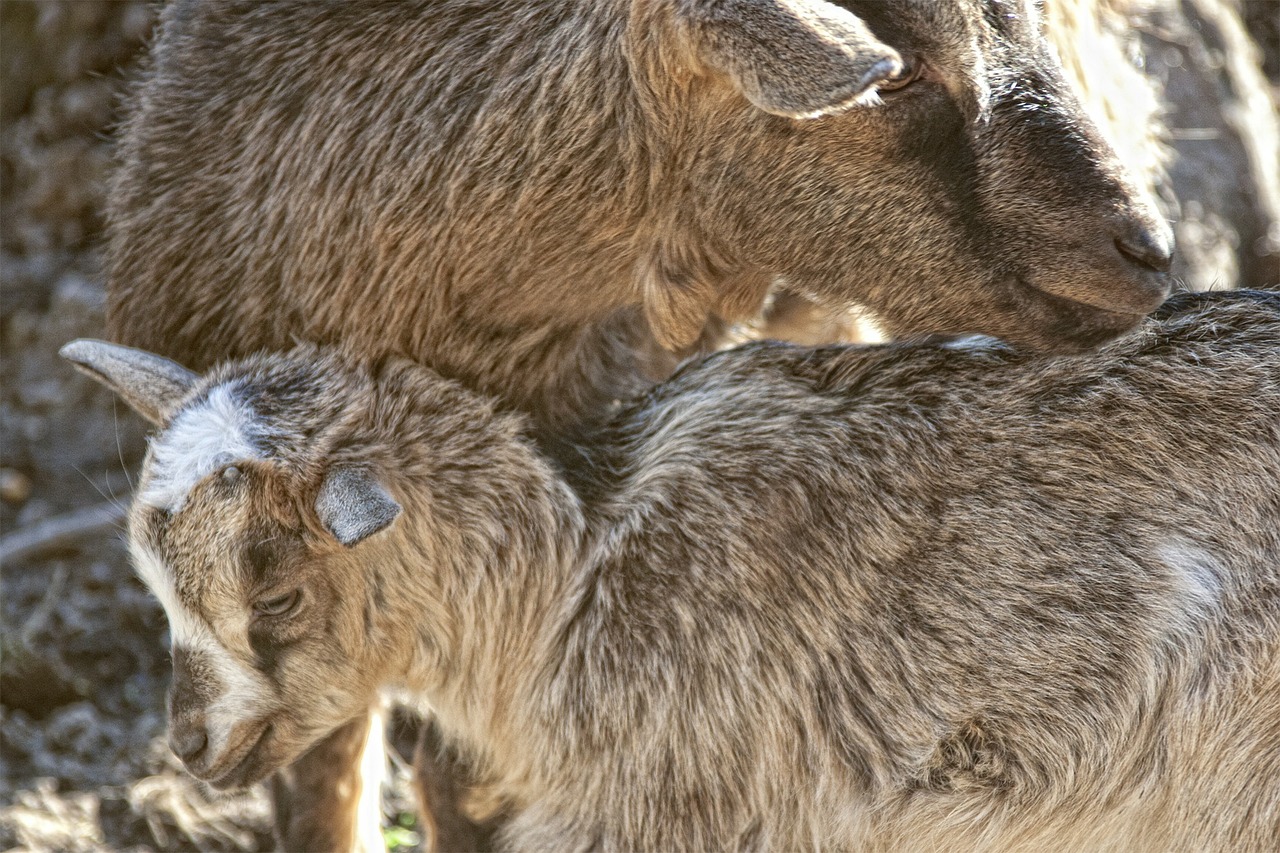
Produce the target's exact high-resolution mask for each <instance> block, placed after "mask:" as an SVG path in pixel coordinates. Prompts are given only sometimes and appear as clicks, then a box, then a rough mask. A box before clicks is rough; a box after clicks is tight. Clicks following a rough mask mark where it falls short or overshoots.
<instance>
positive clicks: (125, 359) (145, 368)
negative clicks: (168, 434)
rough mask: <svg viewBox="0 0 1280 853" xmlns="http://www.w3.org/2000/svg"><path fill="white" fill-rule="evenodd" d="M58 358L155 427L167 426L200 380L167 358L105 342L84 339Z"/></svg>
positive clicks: (69, 347)
mask: <svg viewBox="0 0 1280 853" xmlns="http://www.w3.org/2000/svg"><path fill="white" fill-rule="evenodd" d="M58 354H59V355H61V356H62V357H63V358H65V359H66V360H67V361H69V362H71V363H72V364H74V365H75V366H76V367H77V368H78V369H79V370H80V371H81V372H83V373H87V374H89V375H90V376H92V377H93V378H94V379H96V380H98V381H99V382H101V383H102V384H103V385H106V386H107V387H108V388H110V389H111V390H112V391H115V392H116V393H117V394H119V395H120V397H121V398H122V399H123V400H124V401H125V402H126V403H128V404H129V406H130V408H132V409H133V410H134V411H135V412H137V413H138V414H140V415H142V416H143V417H144V418H146V419H147V420H148V421H150V422H151V423H153V424H155V425H156V426H164V425H165V423H167V422H168V420H169V419H170V418H171V417H172V416H173V414H174V413H175V412H176V411H177V410H178V406H179V405H180V404H181V403H182V401H183V399H184V398H185V397H186V396H187V394H188V393H190V391H191V389H192V388H193V387H194V386H195V384H196V380H197V379H199V378H200V377H199V376H197V375H196V374H195V373H193V372H192V371H190V370H187V369H186V368H185V367H183V366H182V365H181V364H178V363H177V362H176V361H171V360H170V359H167V358H165V357H164V356H159V355H156V354H155V353H150V352H146V351H145V350H140V349H133V348H132V347H122V346H120V345H119V344H109V343H107V342H106V341H94V340H89V339H88V338H81V339H80V340H78V341H72V342H71V343H69V344H67V345H66V346H64V347H63V348H62V349H60V350H59V351H58Z"/></svg>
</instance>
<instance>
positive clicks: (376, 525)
mask: <svg viewBox="0 0 1280 853" xmlns="http://www.w3.org/2000/svg"><path fill="white" fill-rule="evenodd" d="M316 515H318V516H319V518H320V523H321V524H323V525H324V526H325V528H326V529H327V530H328V531H329V532H330V533H332V534H333V536H334V538H335V539H337V540H338V541H339V542H341V543H342V544H343V545H345V546H347V547H348V548H350V547H352V546H353V545H356V544H357V543H359V542H361V541H363V540H365V539H367V538H368V537H370V536H372V535H373V534H375V533H377V532H378V531H379V530H382V529H383V528H384V527H386V526H387V525H389V524H391V522H393V521H395V520H396V517H397V516H398V515H400V504H398V503H396V501H395V498H393V497H391V495H389V494H387V490H386V489H385V488H383V486H382V484H381V483H379V482H378V481H377V480H376V479H374V476H373V474H371V473H370V472H369V471H368V469H366V468H361V467H356V466H348V465H335V466H334V467H333V468H330V469H329V473H328V474H326V475H325V478H324V483H323V484H321V486H320V494H319V495H318V496H317V497H316Z"/></svg>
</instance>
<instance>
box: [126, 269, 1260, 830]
mask: <svg viewBox="0 0 1280 853" xmlns="http://www.w3.org/2000/svg"><path fill="white" fill-rule="evenodd" d="M143 358H144V359H145V358H146V357H143ZM192 382H193V387H194V391H193V393H192V394H191V395H190V396H188V397H187V398H186V400H185V402H183V403H182V404H181V406H179V407H177V408H176V409H172V410H175V411H178V412H179V414H178V415H177V416H176V417H175V418H172V419H170V426H169V427H168V428H167V429H166V431H165V432H163V433H161V434H160V435H159V436H158V437H157V439H156V442H155V444H154V447H153V451H152V456H151V457H149V459H150V461H149V462H148V464H147V466H146V470H144V474H143V479H142V483H141V486H142V490H143V494H144V496H145V495H146V494H147V491H148V489H149V488H150V486H149V484H150V483H151V482H152V480H153V478H154V477H155V476H156V471H155V470H154V464H155V459H156V458H158V457H157V456H156V454H159V453H161V452H162V451H163V449H164V448H165V447H166V446H167V443H169V442H172V441H174V440H176V439H175V438H173V437H172V435H171V434H172V433H173V431H174V430H178V429H191V428H192V424H191V423H189V422H184V424H185V425H182V426H175V425H174V424H175V423H177V422H178V420H179V419H181V418H182V417H183V416H182V414H181V413H182V412H186V411H191V412H197V413H198V412H200V411H202V409H201V407H202V406H205V405H206V403H205V402H204V401H205V400H208V399H210V398H211V397H212V396H213V395H215V394H216V393H220V392H218V390H217V389H219V388H224V389H228V391H227V393H230V394H232V395H233V396H234V398H235V400H236V401H238V405H242V406H244V407H247V408H246V409H245V411H248V410H252V412H253V413H254V415H253V417H254V418H257V419H259V421H260V423H261V424H262V425H263V426H264V428H269V429H267V430H266V431H264V432H263V433H262V435H263V438H262V441H261V447H260V449H261V457H260V458H254V459H250V460H246V461H243V462H242V461H238V460H236V461H235V466H236V468H237V470H239V471H240V472H241V473H239V474H238V475H237V476H236V477H234V478H232V479H231V480H230V481H228V479H227V477H226V476H225V475H224V474H223V473H221V472H220V471H223V470H225V468H224V469H220V470H215V471H212V472H211V473H210V474H209V475H208V476H206V477H205V478H204V479H202V480H200V481H199V483H198V484H197V485H196V486H195V488H194V489H193V490H192V492H191V494H190V496H189V497H188V498H187V499H186V503H185V504H184V505H183V506H182V508H181V509H179V510H178V511H177V512H176V513H174V514H172V515H171V516H170V515H166V514H165V513H164V512H162V511H159V510H155V509H151V508H148V507H146V506H145V505H140V506H139V507H137V508H135V510H134V512H133V514H132V517H131V541H132V543H133V545H134V547H135V549H142V550H145V551H149V552H152V553H156V554H159V555H160V556H161V557H162V558H163V559H164V560H165V561H166V566H167V570H168V571H170V572H171V573H172V577H173V578H174V581H173V583H174V584H175V585H176V588H177V589H178V590H191V592H183V593H181V595H182V596H183V603H182V605H181V606H182V607H183V608H191V609H192V610H194V611H198V612H201V613H205V614H210V618H211V619H212V620H213V621H212V622H211V623H210V630H213V631H215V632H217V634H218V639H219V642H221V643H222V644H223V645H224V647H226V648H232V649H233V648H237V647H239V646H240V644H241V640H240V639H238V638H239V637H240V636H241V635H242V633H243V631H244V630H245V629H244V628H243V627H240V626H242V625H243V622H244V620H245V618H246V617H245V614H246V613H247V612H248V608H249V606H250V604H251V603H252V602H253V601H255V599H257V598H258V597H259V596H261V595H264V594H268V593H272V594H273V593H274V591H275V590H279V589H295V588H296V589H301V590H302V593H301V596H302V597H301V599H300V601H301V602H302V604H301V605H300V606H299V608H298V610H297V612H295V613H292V614H291V615H289V616H287V617H285V618H280V619H274V620H272V619H268V620H265V621H263V620H258V621H251V623H250V627H249V628H248V629H247V630H248V634H249V637H250V638H251V640H252V643H251V644H252V645H253V647H254V653H253V654H252V655H248V656H243V657H241V660H242V661H243V663H244V664H245V665H249V666H256V667H258V668H259V671H261V672H262V673H263V676H264V677H265V678H268V679H269V680H270V682H271V684H272V685H273V688H272V690H271V691H270V692H269V694H268V695H266V696H264V697H262V698H260V699H258V700H255V701H254V702H250V703H248V704H246V705H245V706H244V707H242V709H241V717H242V718H247V719H253V720H267V721H269V723H270V729H269V734H268V737H267V738H265V739H264V741H263V743H262V745H261V746H260V747H258V748H257V751H256V752H252V753H251V754H250V756H249V759H247V764H245V765H243V768H244V769H243V770H242V771H240V772H239V773H238V775H237V776H236V778H235V779H233V780H232V781H233V782H245V781H251V780H252V779H253V778H257V777H259V776H261V775H262V774H264V773H266V772H268V771H270V770H271V769H273V768H274V767H275V766H278V765H279V764H280V763H283V762H285V761H287V760H289V759H290V758H291V757H292V755H294V754H296V752H297V751H298V750H300V749H303V748H305V746H306V745H307V740H306V735H307V733H311V734H312V736H318V734H315V733H318V732H320V731H322V730H323V727H324V725H325V721H327V720H333V719H335V718H337V717H341V716H342V714H343V713H344V711H343V709H346V711H345V712H346V713H353V712H355V711H356V710H358V709H360V708H363V707H365V705H366V704H367V703H368V701H369V699H370V696H371V695H372V694H371V691H372V690H373V686H374V685H375V684H379V683H401V684H404V685H407V686H408V687H409V688H411V689H413V690H416V691H419V692H420V693H421V694H422V695H423V696H424V697H425V698H427V699H428V700H429V701H430V703H431V704H432V706H433V707H434V708H436V709H437V711H438V713H439V715H440V721H441V725H442V728H443V730H444V731H445V732H446V734H447V735H448V737H449V739H450V743H451V744H452V745H453V746H454V747H455V748H458V749H461V750H463V751H464V752H466V753H468V754H469V755H470V756H471V757H472V759H473V762H474V766H476V767H479V768H480V769H481V770H482V772H483V775H484V777H485V779H486V781H487V783H488V784H489V785H490V786H491V787H492V789H493V790H495V791H497V792H499V793H500V794H501V796H502V799H503V802H505V803H506V805H507V808H508V809H509V810H510V813H511V814H512V819H511V821H510V822H509V823H508V824H507V825H506V826H505V828H504V830H503V832H504V835H503V838H504V841H505V843H506V844H507V845H508V846H510V847H511V848H513V849H555V850H568V849H585V848H595V847H601V848H606V849H617V848H621V849H664V850H668V849H669V850H676V849H690V850H706V849H727V848H762V849H803V848H809V847H814V846H821V847H831V848H835V849H858V850H868V851H900V850H939V849H948V850H950V849H955V850H1028V851H1031V850H1043V849H1046V848H1055V849H1091V850H1116V851H1120V850H1124V851H1134V850H1137V851H1142V850H1150V851H1181V850H1185V851H1194V850H1206V849H1212V850H1224V851H1254V850H1260V849H1266V848H1267V847H1268V845H1270V844H1272V843H1273V842H1274V839H1275V838H1276V837H1277V834H1278V833H1280V750H1277V748H1276V747H1277V744H1278V743H1280V491H1278V490H1277V489H1276V483H1277V482H1280V417H1277V412H1278V411H1280V297H1277V296H1276V295H1274V294H1262V293H1252V292H1241V293H1237V294H1213V295H1203V296H1195V297H1184V298H1182V299H1179V300H1177V301H1175V302H1173V303H1171V304H1170V305H1169V306H1168V307H1167V308H1166V309H1164V310H1163V311H1162V312H1160V316H1159V317H1158V318H1157V319H1153V320H1151V321H1149V322H1148V323H1147V324H1146V325H1144V326H1143V327H1142V328H1141V329H1140V330H1139V331H1138V333H1136V334H1135V335H1133V336H1130V337H1127V338H1125V339H1122V340H1120V341H1117V342H1115V343H1112V344H1109V345H1107V346H1106V347H1104V348H1103V349H1102V350H1100V351H1099V352H1098V353H1096V354H1090V355H1078V356H1073V357H1066V358H1059V359H1052V360H1050V359H1035V358H1028V357H1026V356H1023V355H1019V354H1017V353H1015V352H1013V351H1011V350H1009V349H1008V348H1007V347H1005V346H1003V345H1001V344H999V343H998V342H994V341H989V340H981V339H979V340H972V339H963V340H959V341H939V342H935V343H924V344H916V345H901V344H900V345H889V346H884V347H871V348H840V347H827V348H819V349H798V348H791V347H785V346H780V345H752V346H748V347H746V348H743V349H739V350H734V351H730V352H726V353H722V354H720V355H717V356H713V357H711V358H709V359H707V360H706V361H704V362H702V363H701V364H697V365H693V366H691V367H689V368H686V369H685V370H683V371H682V372H681V373H679V374H678V375H677V376H676V377H675V378H673V379H672V380H671V381H669V382H667V383H665V384H664V385H663V386H661V387H660V388H658V389H656V390H655V391H654V392H653V393H652V394H651V395H649V396H648V397H647V398H646V399H645V400H643V401H641V402H638V403H637V404H635V405H634V406H632V407H630V408H628V409H627V410H626V411H624V412H622V413H621V414H620V416H619V417H618V418H617V419H616V421H615V427H614V428H613V429H612V430H611V431H610V433H609V434H608V435H606V436H602V437H601V438H600V439H599V441H598V443H596V444H593V445H590V446H583V447H582V448H581V452H582V464H581V465H579V466H577V468H576V469H575V470H576V476H577V478H578V484H577V488H576V489H574V488H570V486H569V485H568V484H567V483H566V482H565V481H564V480H563V479H562V477H561V475H560V474H559V473H557V470H556V469H555V468H554V467H553V466H552V465H551V464H549V463H548V462H547V461H546V460H545V459H544V458H543V457H542V456H541V455H540V454H539V452H538V451H537V450H536V449H535V445H534V444H533V442H532V441H531V440H530V430H529V423H528V421H527V420H526V419H524V418H522V417H519V416H514V415H510V414H503V413H501V412H500V411H498V410H497V409H496V408H495V406H494V404H493V402H492V401H490V400H486V399H484V398H482V397H478V396H476V395H474V394H472V393H471V392H469V391H466V390H464V389H463V388H461V387H460V386H458V385H456V384H454V383H452V382H449V381H446V380H442V379H440V378H439V377H438V376H436V375H435V374H433V373H432V372H431V371H429V370H427V369H424V368H422V367H420V366H417V365H414V364H412V363H410V362H406V361H396V360H390V361H386V360H373V361H372V362H370V361H368V360H366V359H358V360H352V359H349V358H346V357H342V356H339V355H337V354H334V353H326V352H323V351H318V350H315V349H311V348H304V349H302V350H300V351H299V352H298V353H296V354H294V355H284V356H259V357H254V358H251V359H248V360H246V361H244V362H240V363H237V364H232V365H229V366H224V367H220V368H217V369H215V370H214V371H212V372H211V373H210V374H209V375H208V376H207V377H205V378H203V379H201V380H200V381H199V382H196V381H195V377H192ZM162 390H163V389H162ZM155 408H156V409H157V410H170V407H168V406H165V405H158V406H155ZM259 421H255V422H259ZM215 462H216V460H215ZM210 464H215V463H214V462H211V463H210ZM353 467H354V468H358V469H360V470H364V471H367V472H369V477H370V478H371V479H370V480H369V483H370V486H369V488H370V489H372V490H373V492H372V493H377V492H378V490H381V489H385V490H386V492H387V493H389V494H390V495H391V496H393V497H394V500H395V502H397V505H398V506H399V507H401V508H402V512H401V514H400V517H398V518H397V519H396V520H395V521H393V522H390V523H389V524H387V525H384V529H383V530H382V531H380V532H376V533H371V534H370V535H369V536H368V537H367V538H366V539H364V540H363V541H361V542H359V543H358V544H355V545H354V547H351V548H349V549H348V548H344V547H342V546H341V545H339V544H338V543H337V542H336V541H334V539H333V538H332V536H327V535H326V532H325V529H324V524H322V523H321V522H320V521H319V520H318V516H317V515H316V510H315V509H314V507H315V502H316V496H317V495H318V494H320V493H322V492H323V488H324V484H325V483H326V482H328V478H330V477H331V476H333V475H332V472H333V471H334V470H338V469H343V470H350V469H352V468H353ZM1171 507H1174V508H1176V509H1175V510H1173V511H1171V509H1170V508H1171ZM256 519H266V521H265V522H260V521H256ZM250 520H255V521H252V522H251V521H250ZM268 544H269V550H267V551H263V550H262V549H263V547H264V546H268ZM264 555H267V556H264ZM268 557H269V558H268ZM159 594H161V595H162V596H163V595H164V593H163V591H161V593H159ZM214 614H222V615H214ZM171 618H172V616H171ZM184 618H186V617H183V616H180V619H179V621H181V619H184ZM249 618H251V619H252V618H253V617H249ZM255 638H256V639H255ZM178 660H179V659H177V658H176V659H175V662H177V661H178ZM316 685H324V687H323V689H321V695H320V697H317V696H316V695H315V694H316V691H317V689H320V688H317V686H316ZM318 699H320V700H322V701H318ZM194 769H196V770H197V772H203V773H206V774H214V773H215V771H214V770H210V769H209V768H207V767H204V766H202V765H200V764H199V763H197V765H196V767H195V768H194Z"/></svg>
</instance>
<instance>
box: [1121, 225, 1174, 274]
mask: <svg viewBox="0 0 1280 853" xmlns="http://www.w3.org/2000/svg"><path fill="white" fill-rule="evenodd" d="M1115 243H1116V249H1117V250H1118V251H1119V252H1120V254H1121V255H1124V257H1125V258H1127V259H1128V260H1129V261H1131V262H1133V263H1135V264H1137V265H1138V266H1140V267H1143V268H1145V269H1149V270H1152V271H1154V272H1161V273H1164V272H1168V271H1169V268H1170V267H1171V266H1172V265H1173V241H1172V240H1171V239H1170V235H1169V234H1168V232H1167V231H1164V230H1161V231H1157V230H1154V229H1152V228H1149V227H1146V226H1144V225H1140V224H1137V223H1134V224H1133V225H1131V226H1130V227H1128V228H1126V229H1124V230H1123V231H1122V232H1121V233H1120V234H1118V235H1117V236H1116V238H1115Z"/></svg>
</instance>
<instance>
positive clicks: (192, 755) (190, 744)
mask: <svg viewBox="0 0 1280 853" xmlns="http://www.w3.org/2000/svg"><path fill="white" fill-rule="evenodd" d="M208 746H209V737H208V735H207V734H205V730H204V726H183V727H182V728H181V729H172V730H171V731H170V732H169V748H170V749H172V750H173V754H174V755H176V756H178V757H179V758H181V759H182V760H183V761H184V762H187V763H190V762H192V761H195V760H196V759H197V758H199V757H200V756H201V755H203V754H204V751H205V749H207V748H208Z"/></svg>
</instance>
